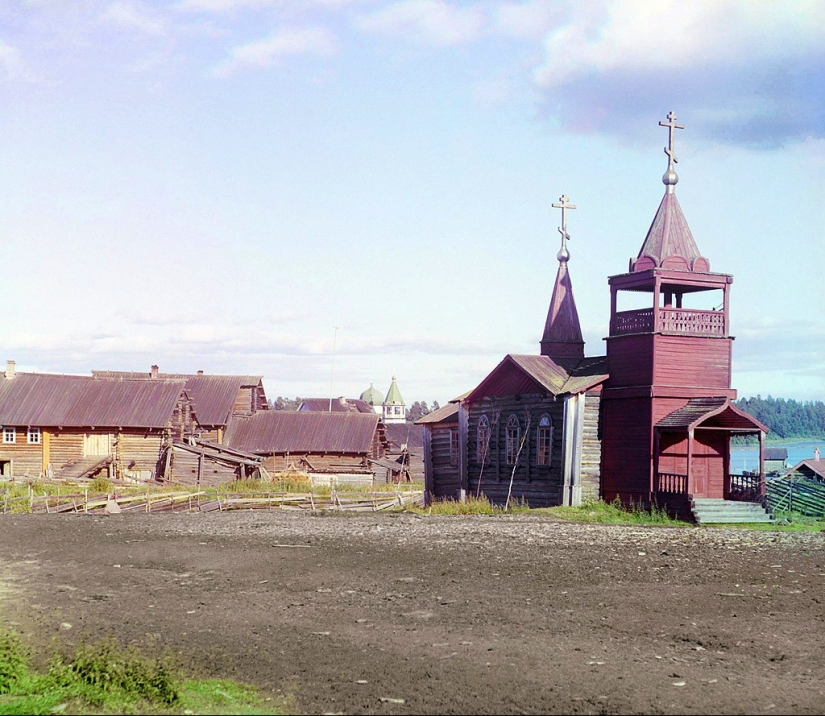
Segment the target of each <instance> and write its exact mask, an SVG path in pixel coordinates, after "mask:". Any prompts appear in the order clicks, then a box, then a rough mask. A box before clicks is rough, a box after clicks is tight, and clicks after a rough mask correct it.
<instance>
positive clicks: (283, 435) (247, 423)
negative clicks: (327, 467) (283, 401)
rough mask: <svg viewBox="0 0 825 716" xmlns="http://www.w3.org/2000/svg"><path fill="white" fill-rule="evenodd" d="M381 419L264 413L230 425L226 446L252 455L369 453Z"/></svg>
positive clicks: (237, 419) (239, 418)
mask: <svg viewBox="0 0 825 716" xmlns="http://www.w3.org/2000/svg"><path fill="white" fill-rule="evenodd" d="M379 420H380V416H379V415H377V414H376V413H370V414H364V413H329V412H326V413H320V412H312V411H306V412H296V411H287V410H265V411H262V412H259V413H254V414H253V415H249V416H235V417H233V418H232V419H231V420H230V421H229V426H228V427H227V429H226V436H225V438H224V443H225V444H226V445H228V446H229V447H232V448H236V449H238V450H245V451H246V452H253V453H288V452H289V453H324V452H327V453H330V452H331V453H364V454H366V453H368V452H370V450H371V448H372V443H373V438H374V436H375V431H376V429H377V427H378V422H379Z"/></svg>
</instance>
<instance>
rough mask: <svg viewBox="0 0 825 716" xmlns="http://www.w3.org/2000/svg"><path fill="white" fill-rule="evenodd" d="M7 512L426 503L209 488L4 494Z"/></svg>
mask: <svg viewBox="0 0 825 716" xmlns="http://www.w3.org/2000/svg"><path fill="white" fill-rule="evenodd" d="M2 503H3V514H9V513H20V512H30V513H48V514H61V513H72V514H78V513H81V514H112V513H125V512H150V513H159V512H214V511H220V512H226V511H229V510H270V511H271V510H310V511H314V510H351V511H356V512H359V511H360V512H379V511H381V510H388V509H392V508H394V507H407V506H412V505H417V506H423V504H424V491H423V490H397V491H395V492H387V491H383V492H367V491H339V490H330V491H329V492H326V491H324V492H306V493H295V492H275V491H272V492H263V491H262V492H238V493H225V494H217V495H216V494H214V493H212V494H210V493H207V492H206V491H203V490H201V491H198V492H189V491H186V490H184V491H180V492H149V493H144V494H130V495H123V494H121V495H118V494H117V492H113V493H111V494H109V495H104V496H101V495H94V496H90V495H89V494H88V492H82V493H74V494H63V495H61V494H60V493H59V492H58V494H57V495H46V494H44V495H37V494H35V491H34V490H32V489H30V490H29V494H28V495H23V496H21V497H9V496H8V492H6V493H5V494H4V495H3V498H2Z"/></svg>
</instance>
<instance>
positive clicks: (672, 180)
mask: <svg viewBox="0 0 825 716" xmlns="http://www.w3.org/2000/svg"><path fill="white" fill-rule="evenodd" d="M667 118H668V121H667V122H659V126H660V127H667V128H668V140H667V146H666V147H665V154H667V171H666V172H665V175H664V176H663V177H662V182H663V183H664V185H665V186H666V187H667V193H668V194H672V193H673V187H674V186H676V182H678V181H679V177H678V175H677V174H676V169H674V167H673V165H674V164H676V163H678V161H679V160H678V159H677V158H676V152H675V151H674V149H673V139H674V131H675V130H677V129H684V128H685V126H684V125H683V124H676V113H675V112H674V111H673V110H671V111H670V112H668V114H667Z"/></svg>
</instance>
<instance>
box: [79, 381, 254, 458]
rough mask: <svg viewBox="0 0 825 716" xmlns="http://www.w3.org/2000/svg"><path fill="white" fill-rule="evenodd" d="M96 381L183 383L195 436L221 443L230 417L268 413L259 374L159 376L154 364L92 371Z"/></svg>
mask: <svg viewBox="0 0 825 716" xmlns="http://www.w3.org/2000/svg"><path fill="white" fill-rule="evenodd" d="M92 375H93V376H94V377H95V378H101V379H107V380H183V381H185V387H186V391H187V393H188V394H189V395H190V396H191V397H192V400H193V401H194V403H195V405H196V407H197V414H198V430H197V437H199V438H201V439H202V440H207V441H210V442H215V443H218V444H221V443H223V438H224V434H225V432H226V426H227V425H228V423H229V419H230V418H231V417H232V416H233V415H251V414H252V413H256V412H258V411H259V410H268V409H269V403H268V402H267V399H266V393H265V391H264V386H263V377H262V376H260V375H212V374H205V373H204V372H203V371H202V370H199V371H198V372H197V373H160V372H159V371H158V366H156V365H153V366H152V367H151V369H150V370H149V372H148V373H142V372H137V371H116V370H94V371H92Z"/></svg>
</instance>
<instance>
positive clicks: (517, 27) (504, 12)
mask: <svg viewBox="0 0 825 716" xmlns="http://www.w3.org/2000/svg"><path fill="white" fill-rule="evenodd" d="M564 14H566V12H565V9H564V6H563V5H561V4H559V3H548V2H547V0H528V2H506V3H503V4H501V5H499V6H497V7H495V8H494V12H493V15H494V22H495V29H496V30H497V31H498V32H501V33H502V34H504V35H509V36H511V37H517V38H524V39H534V38H538V37H542V36H543V35H544V34H545V33H546V32H547V31H548V29H549V28H550V27H552V26H553V25H554V24H555V23H556V22H558V20H559V19H561V18H562V17H563V16H564Z"/></svg>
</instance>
